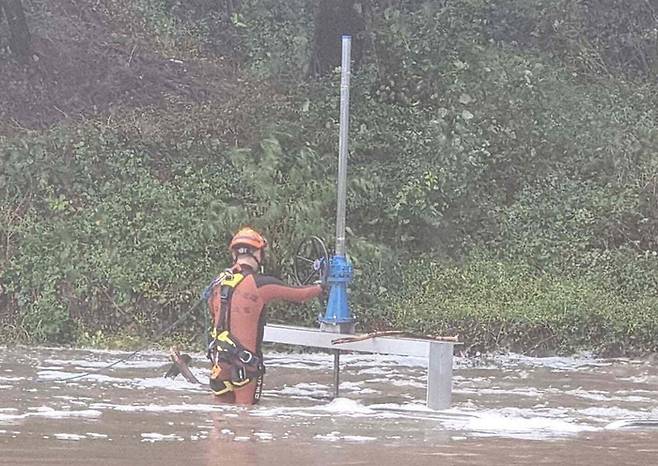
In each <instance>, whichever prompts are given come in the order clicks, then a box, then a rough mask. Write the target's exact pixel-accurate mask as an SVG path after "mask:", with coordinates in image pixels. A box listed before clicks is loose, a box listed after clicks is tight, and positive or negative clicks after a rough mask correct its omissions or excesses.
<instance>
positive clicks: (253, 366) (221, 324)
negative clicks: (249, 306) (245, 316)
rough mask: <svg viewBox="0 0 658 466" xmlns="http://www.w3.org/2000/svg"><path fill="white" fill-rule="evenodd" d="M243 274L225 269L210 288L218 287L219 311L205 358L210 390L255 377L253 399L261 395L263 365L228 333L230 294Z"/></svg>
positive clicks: (221, 389) (220, 391) (219, 390)
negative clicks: (256, 387)
mask: <svg viewBox="0 0 658 466" xmlns="http://www.w3.org/2000/svg"><path fill="white" fill-rule="evenodd" d="M244 278H245V275H243V274H241V273H234V272H233V271H232V270H226V271H224V272H223V273H222V274H220V275H219V276H218V277H217V278H216V279H215V280H213V283H212V284H211V287H212V288H214V287H216V286H219V287H220V289H219V296H220V305H219V314H218V316H217V321H216V322H215V325H214V326H213V328H212V330H211V332H210V344H209V345H208V353H207V357H208V359H210V362H211V364H212V368H211V372H210V389H211V390H212V391H213V393H214V394H215V395H223V394H225V393H229V392H232V391H234V390H237V389H239V388H242V387H244V386H245V385H247V384H248V383H249V382H251V381H253V380H256V381H257V384H258V389H257V391H256V400H258V399H259V398H260V391H261V388H262V376H263V374H264V373H265V366H264V365H263V359H262V357H260V355H256V354H254V353H253V352H252V351H250V350H248V349H247V348H245V347H244V346H243V345H242V344H241V343H240V342H239V341H238V339H237V338H236V337H235V336H234V335H232V334H231V332H230V327H231V297H232V296H233V292H234V290H235V287H237V286H238V285H239V284H240V283H241V282H242V280H244Z"/></svg>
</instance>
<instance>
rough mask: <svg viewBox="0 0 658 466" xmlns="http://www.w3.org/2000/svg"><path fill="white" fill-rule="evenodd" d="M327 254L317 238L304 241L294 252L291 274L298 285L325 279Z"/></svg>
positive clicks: (320, 240)
mask: <svg viewBox="0 0 658 466" xmlns="http://www.w3.org/2000/svg"><path fill="white" fill-rule="evenodd" d="M328 265H329V253H328V252H327V247H326V246H325V245H324V241H322V239H320V238H319V237H317V236H309V237H308V238H306V239H304V240H303V241H302V242H301V243H300V244H299V246H298V247H297V251H296V252H295V257H294V259H293V264H292V267H293V274H294V276H295V280H297V283H298V284H299V285H308V284H310V283H313V282H315V281H318V280H320V281H322V282H324V281H325V280H326V279H327V267H328Z"/></svg>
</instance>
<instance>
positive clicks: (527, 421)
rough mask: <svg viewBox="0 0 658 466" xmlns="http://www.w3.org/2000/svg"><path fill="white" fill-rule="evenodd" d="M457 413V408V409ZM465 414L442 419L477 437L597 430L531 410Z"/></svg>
mask: <svg viewBox="0 0 658 466" xmlns="http://www.w3.org/2000/svg"><path fill="white" fill-rule="evenodd" d="M456 413H458V411H456ZM467 414H469V415H468V416H464V417H456V418H446V419H441V420H440V423H441V424H442V425H443V426H444V427H447V428H449V429H452V430H460V431H467V432H472V433H474V434H475V435H480V436H499V437H511V438H519V439H529V440H532V439H537V440H539V439H545V438H547V437H549V438H550V437H564V436H569V435H574V434H578V433H580V432H592V431H597V430H600V429H598V428H596V427H593V426H590V425H587V424H582V423H578V422H576V420H575V419H571V418H560V417H553V416H551V417H548V416H536V415H533V414H534V411H532V410H523V409H517V408H505V409H500V410H484V411H477V412H471V413H467Z"/></svg>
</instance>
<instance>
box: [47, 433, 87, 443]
mask: <svg viewBox="0 0 658 466" xmlns="http://www.w3.org/2000/svg"><path fill="white" fill-rule="evenodd" d="M53 437H55V438H56V439H57V440H73V441H78V440H82V439H85V438H87V437H85V436H84V435H80V434H64V433H61V434H53Z"/></svg>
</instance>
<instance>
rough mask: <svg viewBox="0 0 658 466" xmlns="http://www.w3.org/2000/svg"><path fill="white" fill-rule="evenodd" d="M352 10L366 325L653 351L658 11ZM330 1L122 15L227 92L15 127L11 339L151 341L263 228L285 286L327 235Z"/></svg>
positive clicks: (7, 175) (1, 232)
mask: <svg viewBox="0 0 658 466" xmlns="http://www.w3.org/2000/svg"><path fill="white" fill-rule="evenodd" d="M229 3H230V5H232V7H231V8H229V7H227V6H226V5H229ZM238 3H239V4H238ZM356 3H357V4H358V5H355V14H361V15H363V20H364V24H365V26H366V30H365V31H364V34H363V36H362V37H361V36H360V37H358V38H356V40H359V41H361V44H360V46H361V47H363V50H364V51H363V57H362V60H361V61H360V63H359V64H358V67H357V68H356V69H355V70H354V75H353V77H352V90H351V93H352V105H351V107H352V113H351V133H350V148H351V152H350V165H349V202H348V225H349V226H350V228H349V230H348V233H349V238H348V242H349V252H350V256H351V259H352V261H353V263H354V265H355V270H356V274H355V280H354V282H353V284H352V287H351V303H352V308H353V310H354V312H355V313H356V315H357V318H358V320H359V322H360V323H361V324H362V326H363V327H364V328H405V329H409V330H412V331H417V332H421V333H443V332H459V333H460V334H461V335H462V336H463V338H464V340H465V341H466V342H467V345H468V346H469V347H471V348H472V349H473V350H490V349H495V348H511V349H517V350H519V349H520V350H526V351H537V352H544V351H555V350H560V351H573V350H575V349H581V348H591V349H596V350H599V351H603V352H610V353H613V352H615V353H618V352H624V351H642V350H644V351H656V338H655V335H656V334H657V333H656V332H657V331H658V323H657V320H658V291H657V290H658V190H657V186H658V184H657V183H658V149H657V148H658V130H657V129H656V128H657V127H656V111H655V108H656V103H657V101H656V95H658V92H656V87H655V86H656V84H655V83H653V82H651V79H650V76H652V75H651V74H650V68H651V67H654V68H655V56H652V55H651V53H653V52H652V50H655V42H652V40H654V39H653V36H652V35H651V34H652V32H651V31H652V30H651V28H650V24H649V23H647V17H646V14H647V11H646V10H645V9H643V8H645V7H644V6H640V4H638V5H636V6H634V7H633V8H629V9H627V10H624V11H623V12H620V11H619V8H618V7H617V6H616V5H614V4H613V3H615V2H604V4H603V5H602V8H601V9H599V10H597V11H596V12H595V14H587V11H591V10H588V8H589V6H588V5H589V2H575V3H574V2H547V1H542V0H533V1H530V2H526V3H524V4H523V5H519V2H510V1H504V0H503V1H496V2H485V1H478V0H475V1H473V0H469V1H466V0H463V1H457V2H424V1H416V0H414V1H403V2H366V1H364V2H356ZM318 4H319V2H316V1H302V0H296V1H294V2H289V3H286V4H285V5H284V4H281V3H280V2H278V3H277V2H269V1H268V2H255V1H250V0H244V1H242V2H228V3H227V4H226V5H224V7H219V6H218V5H217V3H216V2H207V1H204V0H198V1H195V2H185V3H183V2H172V1H165V0H140V1H138V2H125V1H123V0H108V1H106V2H103V9H104V10H103V11H105V13H104V14H106V15H107V17H108V18H110V22H111V24H112V25H113V27H117V28H120V29H121V31H122V32H123V34H124V35H126V36H127V37H135V38H137V37H139V38H140V41H141V43H143V44H148V45H149V46H150V47H152V48H153V50H154V52H159V53H162V54H163V55H167V54H171V53H176V54H182V55H184V56H185V57H186V60H194V59H197V62H194V63H196V64H195V65H194V66H197V65H198V66H199V67H201V68H199V69H202V66H203V63H204V61H207V62H213V63H218V62H220V61H224V60H225V61H229V60H230V61H231V62H232V65H231V66H232V67H234V68H232V71H231V72H230V73H224V74H222V75H221V76H220V77H219V78H218V80H217V81H212V79H210V78H207V77H204V79H209V81H208V84H207V85H208V87H213V86H216V87H218V88H221V89H222V91H223V94H222V96H221V98H220V97H218V96H217V95H216V94H212V93H209V94H207V95H206V97H204V98H203V99H197V100H194V99H192V98H190V99H189V100H185V98H183V97H180V96H177V97H175V98H174V97H172V96H168V98H167V99H165V100H164V101H163V102H162V103H161V104H160V105H159V106H152V107H148V108H146V107H144V108H138V109H136V110H130V109H128V108H116V109H113V112H112V115H111V116H110V118H108V117H107V116H106V115H97V116H94V117H90V118H89V119H88V120H86V121H83V122H77V123H73V122H65V123H63V124H60V125H57V126H55V127H53V128H51V129H49V130H46V131H32V132H30V131H17V132H16V134H15V135H12V136H2V137H0V154H2V156H1V158H0V215H1V216H2V217H1V218H2V220H3V221H2V222H1V223H0V253H1V254H0V284H1V285H2V293H0V306H3V307H2V309H3V312H5V311H4V310H5V309H6V312H5V315H4V316H3V319H0V323H3V322H4V323H6V324H7V328H9V329H10V331H11V333H12V335H14V337H16V336H17V337H18V338H23V339H31V340H33V341H58V342H71V341H76V339H77V340H78V341H81V340H80V339H81V338H83V341H92V340H93V341H96V340H94V338H95V337H94V335H97V333H96V332H97V331H98V330H100V331H102V332H109V333H112V332H116V331H118V330H120V331H122V332H123V333H134V334H149V333H153V332H155V331H157V329H160V328H163V327H164V326H165V325H166V324H167V323H171V322H173V321H174V320H175V319H176V318H177V316H180V315H181V313H184V312H185V311H186V310H187V309H188V308H189V307H190V306H191V305H192V304H193V303H194V302H195V300H196V299H197V296H198V293H199V292H200V291H201V290H202V289H203V287H204V286H205V284H206V283H207V282H208V281H209V280H210V279H211V278H212V276H213V275H214V274H216V273H217V271H218V270H220V269H221V268H223V267H225V265H226V260H227V259H228V258H227V255H226V251H225V245H226V243H227V241H228V239H229V237H230V234H231V233H232V232H233V231H234V230H236V229H237V228H238V227H239V226H240V225H241V224H244V223H250V224H252V225H254V226H256V227H257V228H260V229H262V230H264V232H265V233H266V235H267V236H268V238H269V239H270V242H271V244H272V249H271V251H270V252H269V260H268V268H269V270H270V271H271V272H273V273H275V274H277V275H279V274H281V275H284V276H285V275H286V274H288V273H289V271H290V257H291V256H292V254H293V251H294V250H295V247H296V245H297V244H298V242H299V241H300V240H301V239H302V238H303V237H305V236H307V235H309V234H320V235H321V236H325V237H327V238H331V236H332V235H333V224H334V218H335V207H334V199H335V173H336V164H337V135H338V104H339V100H338V97H339V76H338V74H337V71H335V72H331V73H328V74H325V75H322V76H319V77H316V78H310V77H309V67H310V66H311V63H312V59H313V57H312V56H311V55H312V40H313V37H314V28H313V18H315V17H316V16H315V13H316V12H317V7H318ZM647 4H648V3H647ZM643 5H644V2H643ZM227 8H228V9H227ZM615 14H619V18H620V23H619V24H617V25H615V28H617V29H615V30H621V29H619V28H626V29H624V30H625V31H627V32H625V33H623V34H621V35H619V34H618V35H615V34H613V33H612V32H611V30H609V24H610V21H609V20H610V18H612V17H614V15H615ZM141 31H145V32H141ZM617 39H618V40H619V41H621V42H615V41H616V40H617ZM583 41H585V42H583ZM652 44H653V45H652ZM613 45H614V46H613ZM652 46H653V47H654V49H652V48H651V47H652ZM615 47H616V48H615ZM629 50H632V51H634V52H633V53H634V55H632V56H631V55H629V54H630V52H629ZM595 53H597V54H598V55H597V60H598V61H596V62H594V61H592V60H593V59H592V57H593V56H594V54H595ZM588 60H589V61H588ZM624 60H627V61H624ZM190 63H193V62H192V61H190ZM643 63H644V64H643ZM595 64H597V65H596V66H595ZM599 65H600V66H599ZM190 66H192V65H190ZM212 69H213V70H215V68H212ZM651 69H653V68H651ZM204 76H205V75H204ZM653 76H655V73H654V75H653ZM631 77H632V78H633V79H634V80H627V78H631ZM228 81H230V82H228ZM226 89H230V92H228V91H226ZM484 251H486V252H484ZM321 311H322V306H321V305H320V304H319V303H312V304H310V305H309V306H306V307H288V306H278V307H275V308H273V309H272V314H271V318H272V319H274V320H284V321H288V322H290V321H295V322H303V323H307V324H310V323H312V321H313V319H314V318H315V316H316V315H317V313H318V312H321ZM200 320H202V313H201V312H199V313H198V314H195V316H194V317H193V318H192V319H190V321H189V323H188V324H187V325H186V326H185V328H184V329H182V331H183V332H184V333H186V334H193V333H194V332H198V331H200V327H201V326H202V325H201V323H200V322H199V321H200ZM85 335H87V336H85ZM89 335H91V337H90V336H89Z"/></svg>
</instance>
